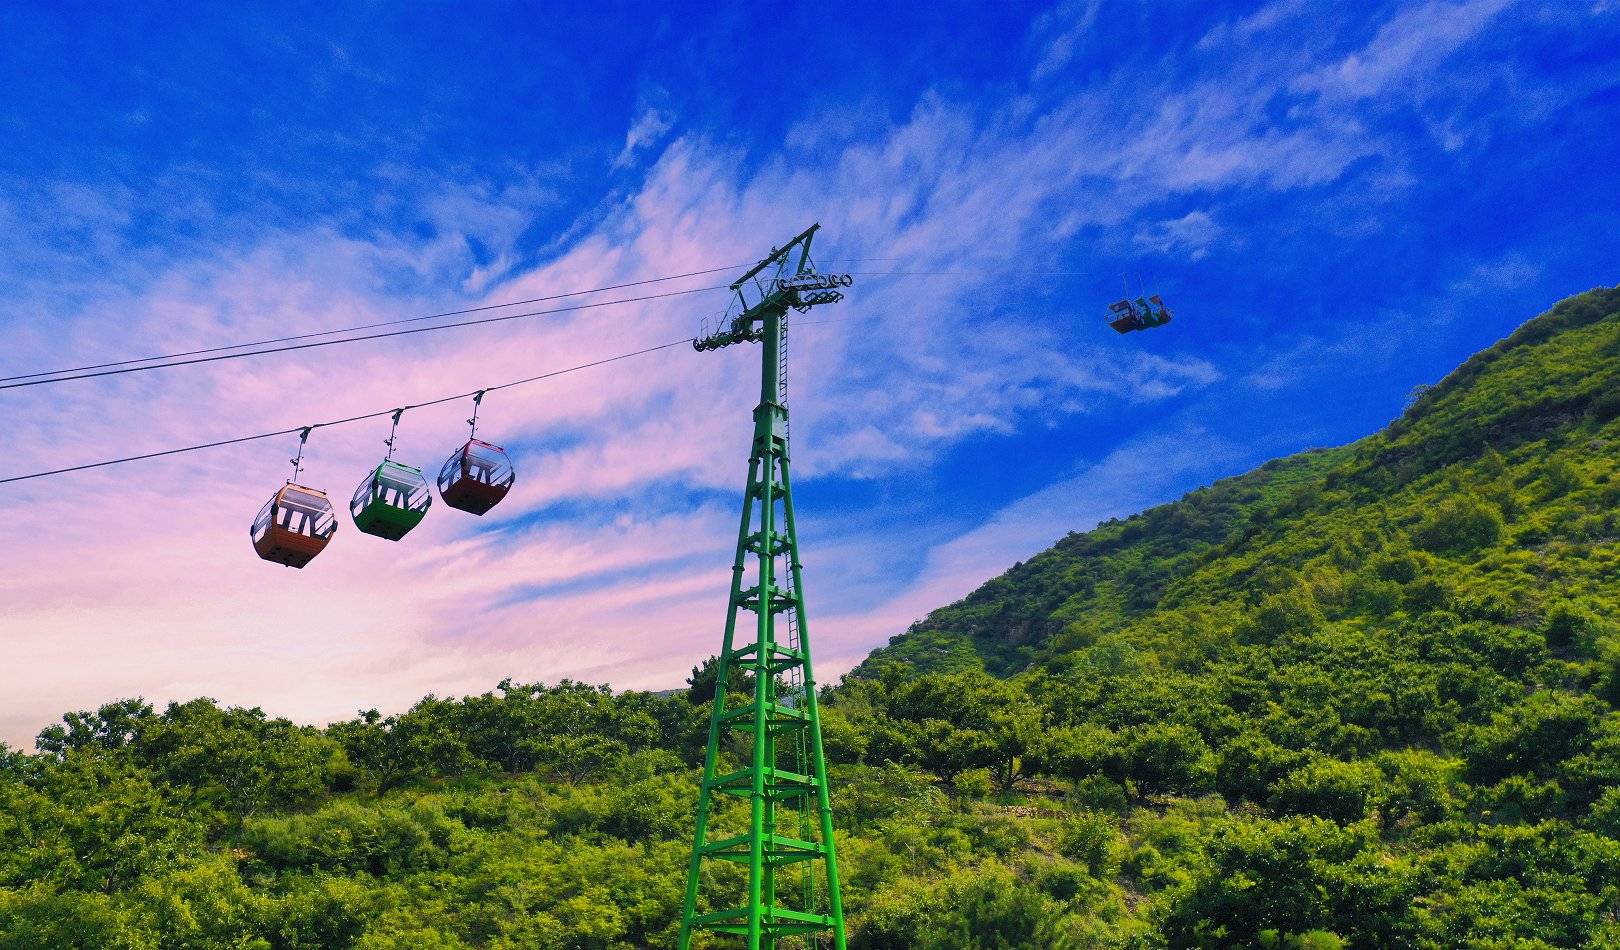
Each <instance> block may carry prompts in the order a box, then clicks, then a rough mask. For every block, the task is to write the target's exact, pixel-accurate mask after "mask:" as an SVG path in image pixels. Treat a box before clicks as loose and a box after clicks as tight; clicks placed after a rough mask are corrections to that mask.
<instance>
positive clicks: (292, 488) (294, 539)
mask: <svg viewBox="0 0 1620 950" xmlns="http://www.w3.org/2000/svg"><path fill="white" fill-rule="evenodd" d="M336 533H337V515H336V514H334V513H333V511H332V503H331V502H329V501H327V500H326V492H323V491H320V490H318V489H314V488H305V487H304V486H302V485H294V484H292V483H291V482H289V483H288V484H286V485H283V486H282V487H281V489H280V490H279V491H277V492H276V493H275V494H274V495H271V496H270V500H269V501H267V502H265V503H264V507H263V508H260V509H259V516H258V517H257V518H254V519H253V527H252V529H251V531H250V534H251V536H252V538H253V550H255V551H257V552H258V553H259V557H262V558H264V559H265V560H266V561H274V562H276V563H277V564H284V565H286V566H287V567H303V566H304V565H305V564H308V563H309V562H310V561H313V560H314V559H315V555H317V554H319V553H321V551H322V550H324V549H325V548H326V544H327V542H329V541H331V540H332V535H334V534H336Z"/></svg>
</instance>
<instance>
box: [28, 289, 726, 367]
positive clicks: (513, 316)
mask: <svg viewBox="0 0 1620 950" xmlns="http://www.w3.org/2000/svg"><path fill="white" fill-rule="evenodd" d="M727 286H728V285H726V284H715V285H712V286H708V287H692V288H690V289H687V290H669V291H665V292H663V293H659V294H645V295H643V296H640V297H621V298H619V299H616V300H598V301H593V302H591V303H580V304H571V305H569V306H567V307H552V308H550V309H548V310H529V311H525V312H524V313H504V314H501V315H500V316H498V317H481V318H479V319H477V320H462V321H460V322H457V323H441V324H439V325H437V326H431V327H413V328H411V329H409V330H390V331H389V332H387V333H369V334H367V335H365V336H352V337H345V338H343V339H341V340H318V341H316V342H314V343H298V344H295V345H293V346H278V347H272V348H270V349H266V350H249V351H248V352H246V353H221V354H216V355H214V356H198V357H193V358H191V359H185V360H173V361H170V362H167V363H154V364H152V365H150V366H126V367H123V368H121V369H104V370H97V371H96V372H93V373H79V374H77V375H73V376H53V377H52V378H50V379H34V380H28V381H25V382H17V383H6V384H4V385H0V390H6V389H21V388H24V387H27V386H44V385H47V384H49V383H65V382H69V381H71V380H75V379H95V378H97V377H101V376H120V375H123V374H124V373H144V372H146V371H147V370H154V369H169V368H171V367H174V366H191V365H194V364H196V363H213V362H216V361H218V360H234V359H241V358H243V357H246V356H265V355H268V354H271V353H287V352H291V351H293V350H309V349H314V348H316V347H320V346H337V345H338V344H340V343H361V342H364V341H366V340H381V339H386V338H388V337H395V336H409V335H411V334H415V333H429V332H432V331H434V330H452V329H455V328H457V327H471V326H479V325H481V324H485V323H501V322H504V321H507V320H521V319H523V318H525V317H539V316H545V315H548V314H554V313H569V312H572V311H576V310H591V309H594V308H597V307H611V306H616V305H618V304H625V303H641V302H643V301H647V300H662V299H665V298H667V297H681V296H687V295H690V294H698V293H705V292H707V291H711V290H725V289H726V288H727Z"/></svg>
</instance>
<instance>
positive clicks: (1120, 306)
mask: <svg viewBox="0 0 1620 950" xmlns="http://www.w3.org/2000/svg"><path fill="white" fill-rule="evenodd" d="M1108 311H1109V313H1112V314H1113V315H1114V318H1113V319H1112V320H1109V321H1108V325H1109V326H1111V327H1113V328H1114V329H1115V330H1117V331H1119V332H1120V333H1130V332H1131V331H1132V330H1150V329H1152V328H1153V327H1162V326H1164V325H1165V324H1166V323H1169V322H1170V308H1169V307H1166V306H1165V305H1164V301H1163V300H1161V299H1159V295H1158V294H1154V295H1153V296H1151V297H1138V298H1136V300H1135V302H1134V303H1133V302H1132V301H1131V300H1129V299H1125V300H1121V301H1118V302H1116V303H1111V304H1109V305H1108Z"/></svg>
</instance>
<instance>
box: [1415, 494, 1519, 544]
mask: <svg viewBox="0 0 1620 950" xmlns="http://www.w3.org/2000/svg"><path fill="white" fill-rule="evenodd" d="M1501 539H1502V512H1501V511H1499V510H1498V509H1497V508H1496V507H1495V506H1494V505H1491V504H1489V503H1487V502H1485V501H1483V500H1481V499H1479V498H1476V497H1474V496H1473V495H1461V496H1457V497H1452V498H1448V499H1447V500H1445V501H1443V502H1441V503H1440V506H1439V507H1438V508H1436V509H1435V511H1434V513H1433V514H1432V515H1430V516H1429V517H1428V518H1427V519H1425V520H1424V521H1423V523H1422V524H1420V525H1419V526H1418V528H1417V530H1415V531H1413V532H1412V540H1414V541H1416V542H1417V544H1418V545H1419V546H1420V547H1423V548H1425V549H1427V550H1430V551H1436V552H1445V553H1452V554H1459V553H1466V552H1469V551H1474V550H1477V549H1479V548H1482V547H1485V546H1487V545H1491V544H1495V543H1496V542H1498V541H1500V540H1501Z"/></svg>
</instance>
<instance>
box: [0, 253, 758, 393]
mask: <svg viewBox="0 0 1620 950" xmlns="http://www.w3.org/2000/svg"><path fill="white" fill-rule="evenodd" d="M746 266H748V265H746V264H731V265H728V266H726V267H710V268H706V269H704V270H695V271H688V272H687V273H685V274H670V275H668V276H665V277H649V278H647V279H646V280H632V281H629V282H627V283H623V284H608V285H606V286H603V287H591V288H589V289H586V290H570V291H567V292H565V293H558V294H548V295H546V296H544V297H528V298H526V299H523V300H508V301H506V302H505V303H492V304H485V305H484V306H481V307H467V308H465V309H463V310H446V311H444V312H443V313H430V314H427V315H425V316H421V317H405V318H404V319H401V320H383V321H380V322H378V323H362V324H359V325H357V326H352V327H339V328H338V329H335V330H317V331H315V332H312V333H299V334H295V335H293V336H278V337H272V338H271V339H268V340H254V341H253V342H251V343H232V344H229V345H227V346H211V347H206V348H204V349H198V350H183V351H181V352H179V353H164V354H162V355H160V356H141V357H136V358H134V359H126V360H115V361H113V362H110V363H90V364H88V365H85V366H69V367H66V368H64V369H52V370H43V371H41V372H37V373H22V374H20V375H17V376H0V383H10V382H15V381H17V380H22V379H37V378H39V377H41V376H61V375H63V374H65V373H81V372H85V371H87V370H93V369H109V368H111V367H115V366H132V365H134V364H136V363H155V362H158V361H161V360H173V359H181V358H183V357H187V356H200V355H202V354H204V353H223V352H224V351H226V350H240V349H245V348H247V347H250V346H270V345H272V344H275V343H292V342H295V341H298V340H312V339H314V338H315V337H319V336H334V335H336V334H339V333H355V332H358V331H360V330H375V329H377V328H378V327H391V326H397V325H399V324H402V323H420V322H422V321H424V320H438V319H440V318H441V317H459V316H462V315H464V314H469V313H482V312H484V311H486V310H500V309H502V308H504V307H521V306H524V305H525V304H531V303H542V302H544V301H547V300H562V299H564V298H567V297H583V296H584V295H586V294H595V293H602V292H604V291H608V290H623V289H624V288H626V287H640V286H643V285H645V284H657V283H663V282H665V281H671V280H683V279H685V278H687V277H701V276H703V275H705V274H718V273H720V272H722V271H729V270H736V269H738V268H740V267H746Z"/></svg>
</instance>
